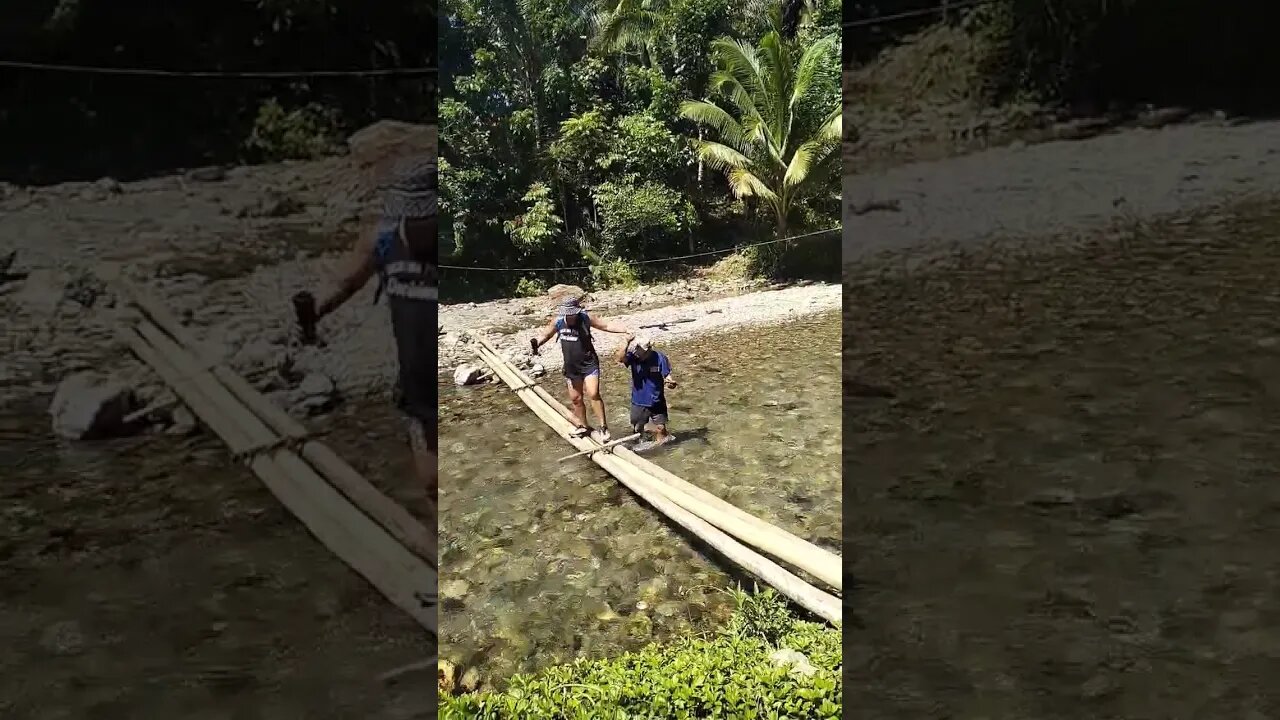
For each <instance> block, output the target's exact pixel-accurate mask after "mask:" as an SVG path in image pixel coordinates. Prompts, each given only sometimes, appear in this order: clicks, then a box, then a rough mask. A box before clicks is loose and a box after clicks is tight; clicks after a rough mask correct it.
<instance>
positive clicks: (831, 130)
mask: <svg viewBox="0 0 1280 720" xmlns="http://www.w3.org/2000/svg"><path fill="white" fill-rule="evenodd" d="M817 135H818V137H819V138H821V139H823V140H832V141H835V142H840V139H841V136H842V135H844V108H842V107H840V106H839V105H837V106H836V108H835V109H834V110H832V111H831V113H830V114H828V115H827V117H826V119H825V120H823V121H822V124H821V125H819V126H818V133H817Z"/></svg>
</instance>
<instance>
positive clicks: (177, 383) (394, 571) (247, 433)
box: [121, 322, 437, 634]
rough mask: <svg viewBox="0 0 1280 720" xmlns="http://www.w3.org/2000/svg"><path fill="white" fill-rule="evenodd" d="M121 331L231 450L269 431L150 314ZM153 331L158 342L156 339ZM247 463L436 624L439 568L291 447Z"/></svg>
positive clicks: (427, 622)
mask: <svg viewBox="0 0 1280 720" xmlns="http://www.w3.org/2000/svg"><path fill="white" fill-rule="evenodd" d="M121 335H122V339H123V340H124V341H125V342H126V343H128V345H129V346H130V348H131V349H132V350H133V351H134V352H135V353H136V354H137V355H138V357H139V358H141V359H142V360H143V361H144V362H146V363H147V364H148V365H150V366H151V367H152V368H153V369H154V370H155V371H156V372H157V374H159V375H160V377H161V378H162V379H163V380H164V381H165V383H166V384H167V385H169V386H170V387H171V388H173V390H174V392H175V393H176V394H177V395H178V396H179V397H180V398H182V400H183V402H184V403H186V404H187V406H188V407H190V408H191V410H192V412H194V413H195V414H196V415H197V416H198V417H199V418H200V419H201V421H203V422H204V423H205V424H206V425H207V426H208V427H209V428H210V429H212V430H213V431H214V432H215V433H217V434H218V435H219V436H220V437H221V438H222V439H223V442H225V443H227V445H228V446H229V447H230V448H231V449H232V451H233V452H247V451H251V450H252V449H253V448H254V447H255V445H257V444H259V443H263V442H265V441H266V440H267V439H268V438H269V435H267V436H264V435H263V434H261V433H262V432H263V431H266V428H265V426H263V425H262V424H261V422H259V421H258V420H257V419H256V418H254V417H252V414H251V413H250V412H249V411H248V409H247V408H244V407H243V406H237V405H236V404H235V403H234V400H233V399H231V398H230V395H229V393H228V392H227V390H226V389H225V388H222V387H221V386H219V385H218V384H217V383H216V382H214V381H213V378H212V376H211V375H210V374H209V373H208V372H207V371H205V370H202V369H201V368H200V367H198V365H197V363H196V362H195V359H194V358H193V357H191V356H190V355H188V354H187V353H186V352H185V351H183V350H182V349H181V348H179V347H177V345H176V343H173V341H172V340H170V339H168V338H167V337H166V336H164V334H163V333H160V332H159V331H158V329H156V328H154V327H153V326H151V325H150V324H149V323H145V322H144V323H142V324H141V326H140V327H139V328H136V329H134V330H131V331H128V332H122V333H121ZM149 338H154V339H156V340H158V341H159V343H160V344H159V345H158V346H157V345H153V344H151V343H150V342H149V341H148V340H149ZM249 466H250V468H251V469H252V470H253V472H254V474H256V475H257V476H258V478H259V479H260V480H262V482H263V483H264V484H265V485H266V486H267V488H268V489H269V490H271V492H272V494H274V495H275V496H276V497H277V498H278V499H279V500H280V501H281V503H282V504H284V505H285V507H287V508H288V509H289V510H290V511H291V512H292V513H293V514H294V515H295V516H296V517H297V518H298V519H299V520H300V521H301V522H302V523H303V525H304V526H305V527H306V528H307V529H308V530H309V531H310V532H311V533H312V535H314V536H315V537H316V538H317V539H318V540H320V542H321V543H323V544H324V545H325V546H326V547H328V548H329V549H330V550H332V551H333V552H334V553H335V554H337V555H338V557H339V558H341V559H342V560H343V561H344V562H345V563H346V564H347V565H348V566H350V567H351V568H352V569H354V570H355V571H356V572H358V573H359V574H360V575H362V576H363V577H364V578H365V579H366V580H368V581H369V582H370V583H371V584H372V585H373V586H374V587H375V588H377V589H378V590H379V591H380V592H381V593H382V594H383V595H384V596H386V597H387V598H388V599H389V600H391V601H392V602H393V603H394V604H395V605H396V606H398V607H400V608H401V609H402V610H404V611H405V612H407V613H408V614H409V615H410V616H411V617H413V619H414V620H416V621H417V622H418V623H419V624H420V625H422V626H423V627H424V628H426V629H427V630H429V631H430V632H431V633H432V634H435V633H436V632H437V613H436V612H435V608H434V605H433V604H428V603H427V602H426V600H427V599H428V598H434V597H435V596H436V583H437V579H436V572H435V570H434V569H433V568H431V567H430V566H429V565H427V564H426V563H424V562H423V561H422V560H421V559H419V558H417V557H416V556H415V555H413V554H412V553H410V552H409V551H408V550H407V549H405V548H404V547H403V546H402V545H400V544H399V543H398V542H396V541H395V539H394V538H392V537H391V536H390V535H389V534H388V533H387V532H386V531H385V530H383V529H382V528H381V527H380V526H379V525H377V524H376V523H374V522H373V520H371V519H370V518H368V517H367V516H366V515H364V514H363V513H361V512H359V510H358V509H357V508H355V507H354V506H352V505H351V504H350V503H349V502H348V501H347V500H346V499H345V498H343V497H342V495H341V494H339V493H338V491H337V490H335V489H334V488H333V487H332V486H330V485H329V484H328V483H327V482H325V481H324V479H323V478H321V477H320V476H319V475H317V474H316V472H315V470H314V469H312V468H311V467H310V466H309V465H307V464H306V463H304V462H303V461H302V460H301V459H300V458H298V457H297V456H296V455H294V454H293V453H292V452H290V451H288V450H285V449H277V450H274V451H267V452H264V453H262V454H257V455H254V456H253V457H252V459H251V460H250V463H249Z"/></svg>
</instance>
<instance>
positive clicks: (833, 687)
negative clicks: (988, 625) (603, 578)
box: [439, 591, 843, 720]
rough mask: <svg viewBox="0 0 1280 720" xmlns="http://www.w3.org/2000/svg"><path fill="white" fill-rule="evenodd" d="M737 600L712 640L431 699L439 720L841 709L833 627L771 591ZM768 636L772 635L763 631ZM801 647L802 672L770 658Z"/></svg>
mask: <svg viewBox="0 0 1280 720" xmlns="http://www.w3.org/2000/svg"><path fill="white" fill-rule="evenodd" d="M736 597H737V601H738V608H737V610H736V611H735V613H734V616H733V618H732V619H731V621H730V622H729V624H728V625H726V626H725V628H723V629H722V630H721V632H720V633H718V634H717V635H716V636H715V637H713V638H685V639H683V640H681V641H678V642H676V643H674V644H672V645H668V646H660V645H650V646H648V647H646V648H644V649H643V650H640V651H638V652H634V653H628V654H626V655H623V656H621V657H618V658H614V659H611V660H591V661H588V660H580V661H578V662H575V663H573V664H569V665H561V666H558V667H554V668H551V669H550V670H547V671H545V672H543V673H541V674H538V675H536V676H516V677H514V678H512V679H511V681H510V683H509V686H508V687H507V688H506V690H504V691H501V692H489V693H479V694H473V695H463V696H460V697H445V698H441V703H440V711H439V717H440V718H444V719H446V720H462V719H463V718H478V719H480V720H525V719H528V720H533V719H534V718H537V719H538V720H611V719H615V718H616V719H618V720H622V719H624V718H625V719H627V720H640V719H642V718H655V719H656V718H664V719H665V718H723V719H724V720H730V719H733V718H740V719H742V720H746V719H748V718H759V719H760V720H765V719H767V718H768V719H778V720H781V719H783V718H788V719H790V718H794V719H796V720H819V719H824V718H839V717H840V716H841V708H842V692H843V686H842V679H841V667H840V663H841V652H840V651H841V646H840V631H839V629H832V628H829V627H827V626H824V625H818V624H816V623H811V622H802V621H799V620H796V619H795V618H794V617H793V616H791V615H790V614H789V613H788V611H787V609H786V606H785V604H784V603H783V602H782V600H781V599H780V598H778V596H777V595H775V594H774V593H773V592H772V591H766V592H764V593H761V594H758V595H747V594H746V593H738V594H737V595H736ZM769 636H776V641H775V642H774V643H770V642H766V641H765V639H764V638H766V637H769ZM781 648H787V649H791V650H795V651H797V652H800V653H803V654H804V655H805V657H806V658H807V659H808V661H809V663H810V665H812V666H813V668H814V671H813V672H812V674H810V675H805V674H802V673H800V672H798V671H796V670H794V669H793V668H790V667H784V666H779V665H778V663H776V662H775V661H774V660H772V659H770V654H771V653H773V652H774V651H775V650H777V649H781Z"/></svg>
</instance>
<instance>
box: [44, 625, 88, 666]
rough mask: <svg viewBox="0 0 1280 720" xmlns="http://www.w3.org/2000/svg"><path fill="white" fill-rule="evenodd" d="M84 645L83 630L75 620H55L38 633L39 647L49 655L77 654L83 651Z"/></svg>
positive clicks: (65, 655)
mask: <svg viewBox="0 0 1280 720" xmlns="http://www.w3.org/2000/svg"><path fill="white" fill-rule="evenodd" d="M84 645H85V639H84V632H83V631H82V630H81V629H80V623H78V622H76V621H75V620H63V621H61V622H56V623H54V624H52V625H50V626H48V627H46V628H45V629H44V631H43V632H41V633H40V648H41V649H42V650H44V651H45V652H47V653H49V654H50V655H57V656H60V657H68V656H71V655H79V654H80V653H82V652H84Z"/></svg>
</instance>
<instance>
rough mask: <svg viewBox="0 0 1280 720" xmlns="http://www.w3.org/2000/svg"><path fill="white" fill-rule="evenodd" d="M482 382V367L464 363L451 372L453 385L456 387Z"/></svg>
mask: <svg viewBox="0 0 1280 720" xmlns="http://www.w3.org/2000/svg"><path fill="white" fill-rule="evenodd" d="M483 381H484V368H482V367H479V366H476V365H470V364H466V363H464V364H462V365H459V366H458V368H457V369H456V370H454V371H453V384H454V385H457V386H458V387H463V386H466V385H476V384H479V383H481V382H483Z"/></svg>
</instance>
